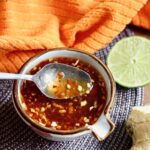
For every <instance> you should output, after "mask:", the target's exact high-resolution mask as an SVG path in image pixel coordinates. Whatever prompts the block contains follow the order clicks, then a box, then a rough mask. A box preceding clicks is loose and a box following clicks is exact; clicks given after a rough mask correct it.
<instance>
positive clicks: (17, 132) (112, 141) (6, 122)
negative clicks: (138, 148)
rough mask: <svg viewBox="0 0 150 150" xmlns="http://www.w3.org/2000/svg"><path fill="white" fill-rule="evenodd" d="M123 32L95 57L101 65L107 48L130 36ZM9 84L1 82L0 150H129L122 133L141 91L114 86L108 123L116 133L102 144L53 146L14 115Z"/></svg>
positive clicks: (85, 140)
mask: <svg viewBox="0 0 150 150" xmlns="http://www.w3.org/2000/svg"><path fill="white" fill-rule="evenodd" d="M132 34H133V33H132V31H131V30H130V29H128V28H127V29H125V30H124V31H123V32H122V33H120V34H119V35H118V36H117V38H115V39H114V40H113V42H112V43H111V44H109V45H108V46H107V48H105V49H102V50H101V51H99V52H97V53H96V56H97V57H99V58H101V59H102V60H103V61H104V62H105V60H106V57H107V54H108V52H109V50H110V48H111V47H112V46H113V45H114V44H115V43H116V42H117V41H119V40H120V39H122V38H123V37H126V36H131V35H132ZM11 95H12V82H11V81H7V80H0V150H128V149H129V148H130V147H131V144H132V141H131V138H130V137H129V136H128V134H127V132H126V130H125V120H126V119H127V117H128V114H129V112H130V110H131V107H132V106H135V105H142V99H143V89H142V88H134V89H127V88H123V87H120V86H118V85H117V93H116V98H115V103H114V107H113V110H112V112H111V120H112V121H113V122H114V123H115V124H116V129H115V131H114V132H113V133H112V134H111V135H110V136H109V137H108V138H107V139H106V140H105V141H103V142H99V141H98V140H96V139H95V138H94V137H93V136H92V135H86V136H84V137H82V138H79V139H76V140H73V141H68V142H53V141H48V140H45V139H43V138H41V137H39V136H38V135H37V134H35V133H34V132H33V131H32V130H31V129H30V128H29V127H28V126H27V125H26V124H25V123H24V122H23V121H22V120H21V119H20V118H19V116H18V115H17V113H16V111H15V109H14V107H13V104H12V99H11Z"/></svg>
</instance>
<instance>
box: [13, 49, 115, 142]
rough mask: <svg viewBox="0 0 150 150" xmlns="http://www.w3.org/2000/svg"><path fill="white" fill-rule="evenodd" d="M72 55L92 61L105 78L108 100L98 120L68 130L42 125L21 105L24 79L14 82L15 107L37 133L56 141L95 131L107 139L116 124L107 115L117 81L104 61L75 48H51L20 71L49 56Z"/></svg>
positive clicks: (101, 137) (26, 69)
mask: <svg viewBox="0 0 150 150" xmlns="http://www.w3.org/2000/svg"><path fill="white" fill-rule="evenodd" d="M63 56H64V57H72V58H78V59H80V60H83V61H84V62H86V63H90V64H91V65H92V66H93V67H94V68H95V69H96V70H97V71H98V72H99V73H100V74H101V75H102V76H103V78H104V80H105V83H106V88H107V100H106V105H105V107H104V109H103V112H102V114H101V115H100V116H99V119H98V121H97V122H96V123H95V124H93V125H89V126H87V127H82V128H79V129H75V130H67V131H62V132H61V131H54V130H52V129H50V128H46V127H43V126H41V125H40V124H38V123H35V122H34V121H33V120H32V119H31V118H30V117H29V116H28V115H27V114H26V113H25V112H24V110H23V108H22V105H21V93H20V88H21V84H22V81H21V80H18V81H15V82H14V87H13V102H14V106H15V109H16V111H17V113H18V114H19V116H20V117H21V118H22V120H23V121H24V122H25V123H26V124H27V125H28V126H29V127H31V128H32V129H33V130H34V131H35V132H36V133H37V134H39V135H41V136H42V137H44V138H47V139H50V140H54V141H62V140H72V139H74V138H76V137H80V136H82V135H85V134H89V133H94V135H96V137H97V138H98V139H99V140H103V139H105V138H106V137H107V136H108V135H109V134H110V133H111V132H112V131H113V130H114V124H113V123H112V122H111V121H110V120H109V118H108V117H107V116H109V115H108V114H109V112H110V108H111V107H112V102H113V100H114V95H115V89H116V87H115V82H114V79H113V77H112V75H111V73H110V71H109V70H108V68H107V67H106V66H105V65H104V63H103V62H102V61H101V60H100V59H98V58H97V57H95V56H93V55H91V54H88V53H85V52H81V51H78V50H73V49H65V48H64V49H63V48H58V49H51V50H50V51H46V52H43V53H41V54H39V55H36V56H34V57H33V58H31V59H30V60H29V61H27V62H26V63H25V64H24V65H23V67H22V68H21V70H20V71H19V73H21V74H26V73H28V72H29V71H30V70H31V69H32V68H33V67H34V66H36V65H38V64H39V63H40V62H42V61H44V60H47V59H49V58H55V57H63Z"/></svg>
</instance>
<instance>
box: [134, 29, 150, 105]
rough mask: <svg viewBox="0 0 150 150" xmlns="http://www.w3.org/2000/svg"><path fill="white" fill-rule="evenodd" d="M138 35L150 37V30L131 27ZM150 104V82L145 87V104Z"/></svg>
mask: <svg viewBox="0 0 150 150" xmlns="http://www.w3.org/2000/svg"><path fill="white" fill-rule="evenodd" d="M131 28H132V29H133V31H134V33H135V34H136V35H140V36H143V37H146V38H148V39H150V31H148V30H144V29H141V28H135V27H131ZM147 104H150V84H148V85H146V86H145V87H144V105H147Z"/></svg>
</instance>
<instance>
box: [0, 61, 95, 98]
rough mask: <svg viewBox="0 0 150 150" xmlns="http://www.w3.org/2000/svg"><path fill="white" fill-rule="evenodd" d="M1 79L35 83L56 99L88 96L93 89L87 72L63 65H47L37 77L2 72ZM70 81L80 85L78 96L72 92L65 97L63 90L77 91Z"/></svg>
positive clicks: (46, 94)
mask: <svg viewBox="0 0 150 150" xmlns="http://www.w3.org/2000/svg"><path fill="white" fill-rule="evenodd" d="M0 79H23V80H30V81H33V82H34V83H35V84H36V86H37V87H38V88H39V89H40V91H41V92H42V93H43V94H44V95H45V96H47V97H49V98H54V99H67V98H72V97H75V96H79V95H83V94H86V93H88V92H90V90H91V89H92V81H91V77H90V75H89V74H88V73H87V72H85V71H83V70H81V69H78V68H76V67H72V66H70V65H66V64H61V63H51V64H47V65H46V66H44V67H43V68H42V69H41V70H40V71H38V72H37V73H36V74H35V75H27V74H13V73H3V72H1V73H0ZM69 80H71V82H74V83H77V84H80V85H78V87H76V88H77V90H78V91H79V92H78V94H77V92H76V94H73V92H72V94H70V95H69V94H68V95H64V93H63V92H64V91H63V89H66V91H68V90H70V91H73V89H75V88H72V87H71V85H70V84H69V83H67V82H68V81H69ZM63 84H64V85H63ZM62 85H63V86H62ZM56 86H57V91H56V89H55V88H56ZM62 87H63V89H62V90H60V88H62ZM83 87H84V90H83ZM53 88H54V89H55V90H54V89H53ZM77 90H76V91H77ZM58 91H60V92H58ZM56 92H57V94H56Z"/></svg>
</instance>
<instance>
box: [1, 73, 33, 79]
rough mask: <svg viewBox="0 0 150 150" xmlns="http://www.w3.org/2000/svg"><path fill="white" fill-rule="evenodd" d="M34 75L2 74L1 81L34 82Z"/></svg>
mask: <svg viewBox="0 0 150 150" xmlns="http://www.w3.org/2000/svg"><path fill="white" fill-rule="evenodd" d="M32 77H33V76H32V75H27V74H15V73H5V72H0V79H24V80H30V81H32Z"/></svg>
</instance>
